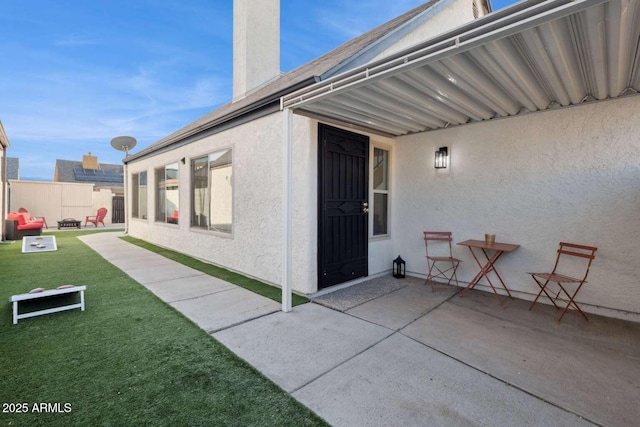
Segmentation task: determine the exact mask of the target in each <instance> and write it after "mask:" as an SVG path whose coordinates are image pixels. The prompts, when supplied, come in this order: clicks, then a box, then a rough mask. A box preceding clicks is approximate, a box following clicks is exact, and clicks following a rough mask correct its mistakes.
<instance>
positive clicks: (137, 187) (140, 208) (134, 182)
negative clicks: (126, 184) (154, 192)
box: [131, 171, 147, 219]
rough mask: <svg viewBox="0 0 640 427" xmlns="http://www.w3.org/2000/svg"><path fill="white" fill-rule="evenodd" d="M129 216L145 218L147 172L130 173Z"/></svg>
mask: <svg viewBox="0 0 640 427" xmlns="http://www.w3.org/2000/svg"><path fill="white" fill-rule="evenodd" d="M131 217H132V218H140V219H147V172H146V171H144V172H140V173H134V174H133V175H131Z"/></svg>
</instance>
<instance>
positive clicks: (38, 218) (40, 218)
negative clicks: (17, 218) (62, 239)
mask: <svg viewBox="0 0 640 427" xmlns="http://www.w3.org/2000/svg"><path fill="white" fill-rule="evenodd" d="M18 213H21V214H27V217H26V219H27V222H41V223H43V224H44V226H45V227H46V228H47V229H48V228H49V226H48V225H47V220H46V218H45V217H43V216H31V214H30V213H29V211H28V210H26V209H25V208H20V209H18Z"/></svg>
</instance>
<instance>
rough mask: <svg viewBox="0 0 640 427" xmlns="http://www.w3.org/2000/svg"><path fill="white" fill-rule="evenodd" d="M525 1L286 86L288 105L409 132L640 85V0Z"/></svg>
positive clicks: (388, 131)
mask: <svg viewBox="0 0 640 427" xmlns="http://www.w3.org/2000/svg"><path fill="white" fill-rule="evenodd" d="M525 4H526V3H525ZM517 6H518V7H514V8H513V11H514V12H513V13H512V14H509V13H508V11H509V10H508V9H507V10H506V11H505V12H504V13H503V14H502V15H500V16H498V17H493V18H490V17H491V15H489V16H488V17H487V18H489V19H487V20H486V25H485V26H478V25H477V24H476V25H475V26H474V27H473V28H471V29H470V30H465V28H464V27H463V28H462V29H461V30H460V32H459V33H457V34H452V35H451V37H449V39H447V40H442V39H439V40H437V43H435V44H433V45H429V44H423V45H422V46H417V47H416V48H414V49H411V50H408V51H405V52H404V53H403V54H402V55H398V56H396V57H394V58H392V59H390V60H388V61H381V62H378V63H375V64H370V65H369V66H368V67H362V68H359V69H356V70H354V71H351V72H348V73H344V74H342V75H340V76H336V77H335V78H333V79H329V80H327V81H325V82H321V83H318V84H315V85H313V86H311V87H309V88H305V89H303V90H300V91H298V92H295V93H293V94H291V95H288V96H285V97H284V98H283V106H284V107H285V108H292V109H298V110H300V111H306V112H307V113H308V114H310V115H314V116H320V117H328V118H333V119H336V120H340V121H343V122H346V123H349V124H351V125H355V126H358V127H362V128H366V129H371V130H374V131H377V132H381V133H385V134H391V135H403V134H408V133H415V132H421V131H424V130H430V129H437V128H443V127H447V126H449V125H460V124H464V123H469V122H475V121H483V120H490V119H493V118H498V117H506V116H513V115H516V114H519V113H521V112H526V111H529V112H531V111H540V110H546V109H548V108H552V107H554V106H569V105H577V104H580V103H582V102H586V101H589V100H602V99H607V98H615V97H618V96H621V95H623V94H625V93H628V92H639V91H640V70H639V69H640V0H609V1H607V0H576V1H574V2H571V3H567V2H566V1H563V0H550V1H547V2H542V3H540V2H537V3H533V4H532V6H531V7H530V8H523V7H522V4H520V5H517Z"/></svg>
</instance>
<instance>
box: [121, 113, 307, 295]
mask: <svg viewBox="0 0 640 427" xmlns="http://www.w3.org/2000/svg"><path fill="white" fill-rule="evenodd" d="M293 123H294V128H293V135H294V137H293V141H294V147H293V155H294V158H295V161H294V165H293V183H294V185H293V201H292V207H293V242H292V244H293V275H292V286H293V289H294V290H296V291H298V292H301V293H311V292H314V291H315V287H316V271H317V266H316V251H317V250H316V244H315V242H316V233H317V231H316V230H317V228H316V222H315V221H316V218H317V214H316V210H317V208H316V206H317V204H316V199H317V195H316V194H317V189H316V181H315V177H316V176H317V160H316V159H317V155H316V152H317V131H316V130H315V129H316V128H315V127H314V124H313V121H312V120H310V119H307V118H305V117H300V116H294V121H293ZM282 126H283V122H282V114H280V113H275V114H271V115H269V116H267V117H263V118H261V119H258V120H255V121H252V122H250V123H247V124H244V125H242V126H238V127H235V128H232V129H229V130H226V131H224V132H221V133H218V134H215V135H212V136H208V137H206V138H203V139H201V140H199V141H196V142H193V143H191V144H188V145H185V146H183V147H179V148H176V149H174V150H171V151H169V152H166V153H162V154H158V155H156V156H154V157H151V158H148V159H144V160H141V161H137V162H135V163H131V164H130V165H129V166H128V173H129V174H135V173H140V172H141V171H144V170H146V171H147V172H148V177H149V183H148V186H149V192H148V205H149V214H148V215H149V218H148V219H136V218H131V219H130V223H129V234H130V235H132V236H134V237H138V238H141V239H144V240H147V241H149V242H152V243H155V244H158V245H161V246H164V247H169V248H172V249H174V250H177V251H179V252H182V253H185V254H188V255H191V256H194V257H197V258H200V259H203V260H207V261H209V262H211V263H213V264H216V265H220V266H224V267H226V268H229V269H231V270H234V271H238V272H240V273H243V274H245V275H248V276H251V277H256V278H258V279H260V280H263V281H265V282H267V283H271V284H274V285H280V284H281V278H282V255H281V250H282V230H283V225H282V194H283V192H282ZM225 148H232V149H233V178H232V182H233V234H232V235H224V234H222V233H215V232H210V231H206V230H202V229H198V228H192V227H191V226H190V217H191V201H190V198H191V172H190V160H191V159H192V158H196V157H201V156H203V155H207V154H210V153H212V152H214V151H217V150H220V149H225ZM183 157H184V158H185V164H184V165H183V164H182V163H179V167H180V172H179V173H180V191H179V194H180V196H179V197H180V201H179V205H180V209H179V210H180V220H179V223H178V224H177V225H176V224H165V223H158V222H155V221H154V218H155V215H154V206H155V197H156V196H155V190H154V189H155V186H156V184H155V173H154V170H155V169H156V168H159V167H163V166H165V165H167V164H170V163H175V162H176V161H179V160H180V159H181V158H183Z"/></svg>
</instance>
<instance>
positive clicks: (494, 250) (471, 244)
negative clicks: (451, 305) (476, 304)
mask: <svg viewBox="0 0 640 427" xmlns="http://www.w3.org/2000/svg"><path fill="white" fill-rule="evenodd" d="M457 244H458V245H460V246H466V247H468V248H469V251H470V252H471V255H472V256H473V259H475V260H476V263H477V264H478V267H480V271H479V272H478V274H476V276H475V277H474V278H473V280H471V281H470V282H469V284H468V285H467V287H466V288H464V289H463V290H462V292H460V296H463V295H464V294H465V293H466V292H467V291H468V290H469V289H473V288H474V286H476V285H477V284H478V282H479V281H480V279H482V278H483V277H484V278H485V279H487V282H489V286H491V289H493V293H494V294H496V298H497V299H498V302H499V303H500V305H501V306H503V307H504V301H503V300H502V298H500V295H499V294H498V291H497V290H496V287H495V286H493V283H492V282H491V278H490V277H489V273H490V272H492V271H493V272H494V273H495V274H496V277H497V278H498V280H499V281H500V284H501V285H502V287H503V288H504V290H505V291H507V295H509V297H510V298H513V297H512V296H511V292H509V288H507V285H505V284H504V281H503V280H502V277H500V274H499V273H498V270H497V269H496V261H498V258H500V257H501V256H502V254H503V253H505V252H512V251H515V250H516V249H518V248H519V247H520V245H512V244H510V243H498V242H496V243H491V244H487V243H486V242H485V241H484V240H465V241H464V242H458V243H457ZM474 249H476V251H474ZM476 252H482V254H483V255H484V258H485V259H486V262H485V263H484V264H483V263H482V262H480V259H479V258H478V256H476Z"/></svg>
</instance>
